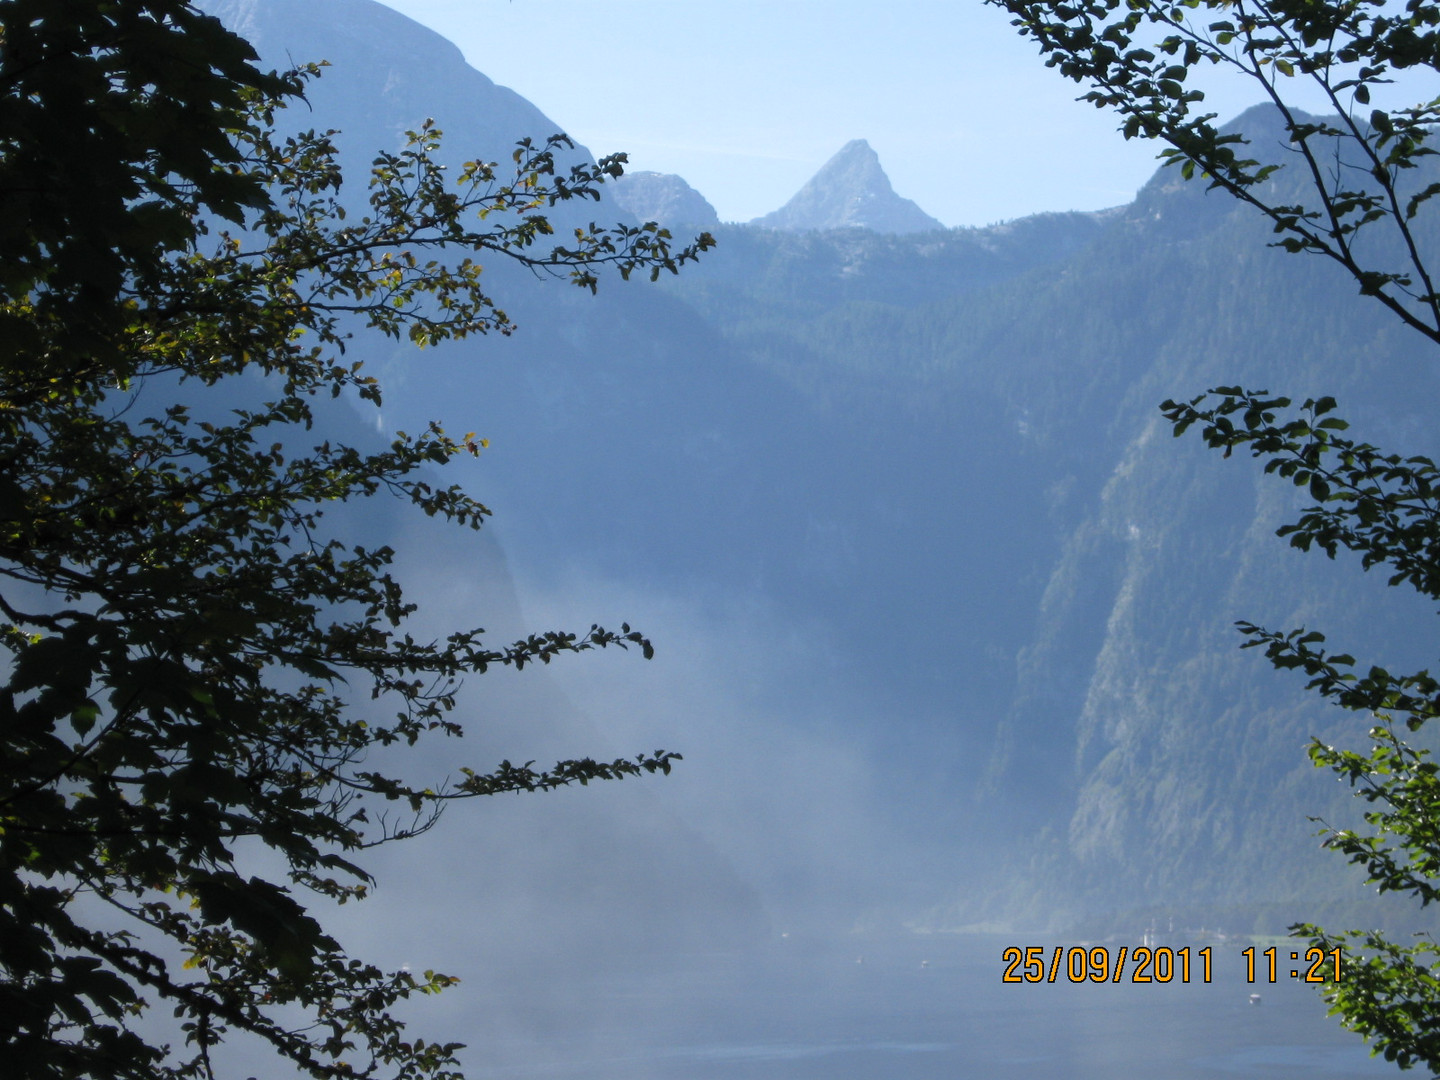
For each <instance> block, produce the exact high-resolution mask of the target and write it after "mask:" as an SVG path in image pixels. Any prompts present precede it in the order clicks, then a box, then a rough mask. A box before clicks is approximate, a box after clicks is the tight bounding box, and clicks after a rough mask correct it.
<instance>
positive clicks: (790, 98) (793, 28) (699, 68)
mask: <svg viewBox="0 0 1440 1080" xmlns="http://www.w3.org/2000/svg"><path fill="white" fill-rule="evenodd" d="M384 2H386V3H387V4H389V6H390V7H393V8H395V9H396V10H398V11H401V12H403V13H405V14H406V15H409V16H410V17H412V18H414V19H416V20H418V21H419V22H422V23H424V24H425V25H426V26H429V27H430V28H431V29H434V30H436V31H438V32H440V33H441V34H443V35H444V36H445V37H447V38H449V39H450V40H451V41H453V42H455V43H456V44H457V45H458V46H460V48H461V49H462V50H463V52H464V53H465V56H466V58H467V59H468V60H469V61H470V63H471V64H472V65H473V66H475V67H476V68H478V69H480V70H481V71H483V72H484V73H485V74H486V75H488V76H490V78H492V79H494V80H495V81H496V82H498V83H500V84H502V85H505V86H509V87H511V88H512V89H514V90H516V91H518V92H519V93H520V94H522V95H524V96H525V97H526V98H528V99H530V100H531V101H532V102H534V103H535V104H536V105H537V106H539V107H540V109H541V110H543V111H544V112H545V113H546V114H547V115H548V116H549V117H550V118H551V119H552V120H554V121H555V122H556V123H557V124H558V125H559V126H560V127H562V128H563V129H565V130H566V131H567V132H568V133H569V134H570V135H572V136H573V137H575V138H576V139H577V140H578V141H580V142H582V143H584V144H586V145H587V146H588V147H589V148H590V149H591V150H592V151H593V152H595V153H597V154H599V153H610V152H613V151H616V150H625V151H627V152H628V153H629V154H630V160H631V166H632V168H635V169H654V170H657V171H659V172H672V173H678V174H680V175H681V176H683V177H685V179H686V180H688V181H689V182H690V183H691V184H692V185H694V186H695V187H696V188H698V189H699V190H700V191H701V193H702V194H704V195H705V196H706V198H708V199H709V200H710V201H711V203H713V204H714V206H715V208H716V210H718V211H719V213H720V217H721V218H722V219H723V220H727V221H746V220H749V219H750V218H753V217H757V216H759V215H761V214H764V213H768V212H769V211H771V210H774V209H776V208H777V207H779V206H781V205H782V204H783V203H784V202H785V201H786V200H787V199H788V198H789V197H790V196H791V195H793V194H794V193H795V192H796V191H797V190H798V189H799V188H800V186H801V185H802V184H804V182H805V181H806V180H808V179H809V178H810V176H811V175H813V174H814V172H815V171H816V170H817V169H818V168H819V167H820V166H821V165H823V164H824V163H825V161H826V160H827V159H828V158H829V157H830V156H831V155H832V154H834V153H835V151H837V150H838V149H840V147H841V146H843V145H844V144H845V143H846V142H848V141H849V140H851V139H857V138H863V139H868V140H869V142H870V145H871V146H873V147H874V148H875V150H876V151H877V153H878V154H879V155H880V161H881V163H882V164H883V165H884V167H885V170H886V172H887V173H888V174H889V176H890V180H891V183H892V184H893V185H894V187H895V190H896V191H898V192H899V193H900V194H901V195H903V196H905V197H907V198H910V199H914V200H915V201H916V202H917V203H919V204H920V206H921V207H922V208H923V209H924V210H926V211H927V212H928V213H930V214H931V215H933V216H934V217H937V218H939V219H940V220H941V221H943V222H944V223H945V224H946V225H984V224H989V223H991V222H995V221H1001V220H1006V219H1009V218H1015V217H1022V216H1024V215H1026V214H1032V213H1037V212H1039V211H1044V210H1096V209H1100V208H1102V207H1107V206H1114V205H1117V204H1120V203H1124V202H1128V201H1129V200H1130V199H1131V197H1132V196H1133V195H1134V194H1135V191H1136V189H1137V188H1138V187H1139V186H1140V185H1141V184H1143V183H1144V182H1145V180H1146V178H1147V177H1148V176H1149V175H1150V174H1151V172H1153V170H1154V168H1155V154H1156V152H1157V150H1158V147H1156V146H1155V145H1154V144H1150V143H1141V142H1129V143H1127V142H1126V141H1125V140H1124V139H1122V138H1121V137H1120V135H1119V134H1118V133H1117V132H1116V130H1115V123H1114V118H1113V117H1112V116H1110V115H1109V114H1107V113H1102V112H1099V111H1097V110H1096V109H1094V108H1093V107H1091V106H1089V105H1084V104H1081V103H1078V102H1076V101H1075V98H1076V96H1077V95H1078V94H1079V93H1080V88H1079V87H1077V86H1076V85H1075V84H1073V83H1071V82H1069V81H1068V80H1066V79H1063V78H1061V77H1060V76H1059V75H1058V74H1056V73H1055V72H1054V71H1051V70H1049V69H1047V68H1045V66H1044V64H1043V63H1042V61H1041V60H1040V58H1039V56H1038V54H1037V53H1036V51H1035V48H1034V46H1033V45H1031V44H1030V43H1029V42H1027V41H1024V40H1022V39H1020V38H1019V36H1018V35H1017V34H1016V33H1015V31H1014V30H1013V28H1011V27H1010V25H1009V17H1008V16H1007V15H1005V14H1004V13H1003V12H1000V11H997V10H995V9H994V8H990V7H986V6H984V5H983V4H981V3H980V0H888V2H881V0H867V2H865V3H858V2H855V0H823V2H822V0H384ZM1245 92H1246V93H1251V92H1250V91H1249V90H1248V88H1247V89H1246V91H1245ZM1253 100H1254V98H1253V94H1252V96H1250V97H1244V98H1242V97H1236V98H1235V99H1234V101H1233V102H1231V103H1229V105H1228V107H1227V106H1224V105H1221V107H1219V108H1218V110H1217V111H1220V112H1221V113H1222V115H1225V116H1228V115H1230V114H1231V113H1233V112H1236V111H1239V109H1241V108H1243V107H1244V106H1245V105H1248V104H1251V103H1253ZM1219 104H1220V103H1217V105H1219Z"/></svg>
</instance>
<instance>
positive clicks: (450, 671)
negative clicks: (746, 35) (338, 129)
mask: <svg viewBox="0 0 1440 1080" xmlns="http://www.w3.org/2000/svg"><path fill="white" fill-rule="evenodd" d="M255 64H256V57H255V56H254V54H253V52H252V51H251V49H250V47H249V46H248V45H247V43H246V42H244V41H243V40H242V39H241V38H239V37H237V36H236V35H234V34H233V33H231V32H229V31H228V30H226V29H225V28H224V27H223V26H222V25H221V24H220V23H219V22H218V21H216V20H215V19H213V18H210V17H208V16H205V15H202V14H200V13H199V12H197V11H196V10H194V9H193V8H192V7H190V6H189V4H188V3H186V2H184V0H125V2H124V3H112V2H106V0H0V616H3V622H0V638H3V646H4V649H5V656H6V661H5V663H4V665H3V667H0V676H3V678H4V684H3V686H0V738H3V740H4V746H3V762H4V765H3V769H0V1032H3V1035H4V1041H5V1045H6V1054H7V1068H9V1069H12V1070H14V1071H15V1073H16V1075H24V1076H29V1077H36V1078H40V1077H74V1076H86V1077H94V1078H102V1077H103V1078H109V1077H115V1078H120V1077H126V1078H129V1077H133V1078H140V1077H144V1078H147V1080H148V1078H153V1077H210V1076H213V1075H216V1072H217V1070H218V1069H219V1065H218V1064H217V1061H218V1058H217V1057H216V1055H217V1053H218V1051H217V1049H216V1048H217V1047H218V1046H220V1044H221V1043H223V1042H225V1041H226V1040H227V1039H231V1038H235V1037H238V1038H240V1039H241V1041H244V1040H245V1038H247V1037H248V1038H251V1039H254V1040H259V1041H260V1042H261V1043H263V1044H266V1045H268V1047H269V1049H270V1050H271V1051H273V1052H275V1053H277V1054H279V1055H280V1056H281V1057H282V1058H284V1059H287V1060H288V1061H289V1062H291V1063H292V1064H293V1065H294V1066H298V1067H299V1068H300V1069H302V1070H303V1071H305V1072H308V1073H309V1074H310V1075H313V1076H317V1077H346V1076H371V1075H374V1076H396V1077H419V1076H437V1077H444V1076H453V1075H456V1074H455V1072H454V1066H455V1059H454V1051H455V1049H456V1047H455V1046H454V1045H445V1044H431V1043H426V1042H424V1041H423V1040H417V1039H414V1038H412V1037H410V1036H407V1035H406V1033H405V1031H404V1029H403V1027H402V1025H401V1024H400V1023H399V1022H398V1021H397V1020H396V1019H395V1018H394V1017H393V1016H392V1015H391V1013H390V1011H389V1010H390V1007H391V1006H392V1005H393V1004H394V1003H395V1002H396V1001H398V1000H399V999H401V998H405V997H408V996H410V995H412V994H415V993H429V992H434V991H437V990H439V989H441V988H442V987H444V986H445V985H446V984H447V983H448V982H449V981H451V980H449V979H448V978H447V977H446V976H444V975H438V974H433V973H427V974H426V975H424V976H415V975H411V974H410V973H408V972H391V973H387V972H383V971H381V970H379V969H378V968H375V967H373V966H371V965H369V964H366V963H364V962H362V961H360V960H356V959H352V958H351V957H350V956H348V955H347V954H346V953H345V951H344V950H343V949H342V948H341V946H340V944H339V943H338V942H337V941H336V940H334V938H333V937H331V936H330V935H329V934H327V933H326V931H325V930H324V928H323V927H322V925H321V922H320V920H319V919H318V918H317V917H316V915H315V914H313V913H312V911H311V909H310V906H309V905H310V904H311V903H312V901H309V900H306V899H303V897H304V894H305V893H307V892H308V893H313V894H318V895H319V896H320V897H323V898H329V899H332V900H336V901H339V902H342V903H343V902H345V901H347V900H352V899H359V898H362V897H363V896H364V895H365V893H366V890H367V885H368V884H369V882H370V879H369V875H368V874H367V872H366V870H365V868H364V866H363V865H362V862H361V861H359V860H360V859H361V853H362V852H363V851H364V850H365V849H367V848H369V847H372V846H374V845H376V844H379V843H382V842H385V841H387V840H392V839H396V838H402V837H405V836H410V835H414V834H415V833H416V832H418V831H421V830H423V829H425V828H427V827H428V826H429V825H430V824H432V823H433V821H434V820H435V817H436V815H437V814H438V811H439V809H440V808H441V807H442V806H443V805H444V804H445V803H447V802H449V801H452V800H456V799H465V798H472V797H475V796H480V795H491V794H495V793H499V792H509V791H534V790H541V789H547V788H553V787H558V786H561V785H567V784H571V783H581V784H584V783H588V782H589V781H590V780H598V779H612V778H618V777H623V776H631V775H638V774H642V773H647V772H654V771H661V772H668V771H669V769H670V766H671V762H672V760H673V759H674V758H675V757H676V755H674V754H670V753H664V752H660V751H656V752H655V753H651V754H642V755H640V756H639V757H636V758H633V759H620V760H615V761H608V762H607V761H595V760H592V759H589V758H585V759H577V760H569V761H562V762H560V763H558V764H557V765H555V766H554V767H552V768H549V769H543V770H539V769H535V768H533V767H532V766H531V765H530V764H523V765H515V764H511V763H509V762H503V763H501V764H500V765H499V766H498V767H497V768H493V769H487V770H483V771H472V770H463V778H462V779H459V780H457V781H456V782H454V783H452V784H450V785H449V786H432V787H425V786H417V785H414V784H410V783H407V782H405V781H403V780H402V779H399V778H396V777H393V776H389V775H386V774H385V773H383V772H381V771H378V770H377V769H375V768H374V767H371V766H367V761H366V758H367V752H369V751H371V750H372V749H374V748H377V747H383V746H387V745H400V746H404V745H408V744H414V743H415V742H416V741H417V740H418V739H420V738H421V737H423V736H425V735H427V734H430V733H435V734H440V735H459V734H460V733H461V726H460V724H458V723H456V722H455V721H454V720H453V719H451V718H450V712H451V710H452V708H453V707H454V705H455V703H456V697H455V694H456V689H457V686H458V683H459V680H460V679H461V677H462V676H463V675H465V674H469V673H479V672H484V671H485V670H486V669H487V668H488V667H489V666H491V665H497V664H499V665H513V666H515V667H517V668H518V667H523V666H524V665H526V664H529V663H533V662H549V661H550V660H551V659H552V658H553V657H555V656H556V655H558V654H561V653H567V652H578V651H581V650H587V649H594V648H600V647H606V646H612V645H613V646H619V647H622V648H625V647H632V646H633V647H635V648H637V649H639V650H641V651H642V652H643V653H644V654H645V655H647V656H648V655H650V653H651V645H650V643H649V641H648V640H647V639H645V638H644V637H643V636H642V635H641V634H640V633H639V632H637V631H634V630H632V629H631V628H630V627H629V626H622V627H621V628H620V630H619V631H618V632H615V631H609V630H606V629H604V628H602V627H599V626H593V627H591V628H590V629H589V630H588V631H586V632H583V633H570V632H561V631H551V632H546V633H541V634H535V635H533V636H530V637H528V638H526V639H524V640H520V641H516V642H514V643H512V644H509V645H505V646H502V647H493V646H489V645H487V644H485V643H484V641H483V640H482V637H481V631H479V630H476V629H467V630H461V631H458V632H456V633H454V634H451V635H450V636H448V637H446V638H445V639H443V640H438V641H427V640H417V639H415V638H414V637H412V636H411V634H409V633H407V632H406V619H407V616H409V615H410V614H411V613H412V612H413V610H414V606H413V605H412V604H410V603H409V602H407V600H406V599H405V597H404V595H403V593H402V591H401V588H400V586H399V584H398V583H397V582H396V581H395V580H394V579H393V578H392V577H391V575H390V574H389V572H388V566H389V564H390V562H391V559H392V554H393V553H392V552H391V551H390V549H388V548H386V547H367V546H364V545H357V544H355V543H353V542H349V541H347V540H346V538H345V537H343V536H342V535H339V534H337V533H336V532H335V531H334V530H333V529H332V528H330V523H329V521H327V519H326V510H327V508H329V507H332V506H334V505H335V504H336V503H337V502H345V501H347V500H351V499H357V498H362V497H365V496H369V495H374V494H387V495H391V496H395V497H397V498H399V499H400V500H402V501H403V502H408V503H410V504H413V505H414V506H415V507H417V508H418V509H419V510H420V511H423V512H424V513H425V514H429V515H439V516H443V517H444V518H446V519H449V520H450V521H452V522H454V523H455V524H457V525H459V526H463V527H469V528H478V527H479V526H480V524H481V522H482V520H483V519H484V517H485V516H486V515H487V514H488V511H487V510H486V508H485V507H484V506H483V505H482V504H481V503H479V502H477V501H476V500H475V499H474V498H472V497H471V496H470V495H468V494H466V493H465V492H464V491H462V490H461V489H460V488H459V487H455V486H451V487H435V486H433V485H432V483H431V482H430V481H428V480H427V479H426V471H427V470H429V469H431V468H433V467H435V466H439V465H443V464H444V463H446V462H448V461H450V460H451V459H453V458H454V457H456V456H458V455H467V454H477V453H478V452H479V450H480V448H481V447H482V446H483V445H484V442H483V440H478V439H476V438H475V437H474V436H470V435H467V436H465V437H463V438H453V437H451V436H450V435H447V434H446V433H445V431H444V430H443V429H441V428H440V427H439V426H436V425H432V426H431V427H430V428H429V430H427V431H425V432H423V433H421V434H419V435H416V436H403V435H402V436H400V437H398V438H396V439H395V440H394V441H393V442H392V443H391V444H390V445H388V446H386V447H383V448H381V449H378V450H368V451H367V450H363V449H360V448H357V447H354V446H349V445H341V444H337V443H334V442H330V441H319V442H318V443H317V442H316V436H315V435H313V434H312V426H313V424H314V423H315V421H316V419H317V413H316V409H317V407H318V403H319V402H321V401H323V400H325V399H328V398H331V397H339V396H342V395H347V394H352V395H357V396H358V397H359V398H361V399H365V400H368V401H371V402H375V403H377V404H378V403H379V401H380V388H379V387H378V386H377V385H376V383H375V382H374V380H373V379H371V378H369V377H368V376H366V375H365V374H364V373H363V372H362V371H361V370H360V367H359V365H358V364H353V363H347V362H346V361H345V360H344V357H343V350H344V344H345V340H346V337H347V335H348V334H349V333H350V332H352V330H353V329H354V328H355V327H357V326H363V327H364V328H365V329H366V330H368V331H370V332H375V333H381V334H386V335H389V336H391V337H395V338H400V337H402V336H403V337H408V338H409V339H411V340H413V341H415V342H416V343H418V344H428V343H431V342H436V341H440V340H442V339H446V338H458V337H464V336H466V335H469V334H480V333H486V332H488V331H492V330H493V331H498V332H500V333H508V332H509V331H510V329H511V326H510V323H509V320H508V319H507V317H506V315H505V313H504V311H503V310H502V309H500V308H499V307H497V306H496V304H495V303H494V301H493V300H492V298H491V297H490V296H489V295H487V293H486V292H485V291H484V289H483V288H482V280H481V271H482V264H481V262H480V261H479V260H481V259H486V260H494V259H501V258H503V259H508V260H514V261H517V262H519V263H521V264H523V265H525V266H528V267H531V268H534V269H535V270H536V271H537V272H541V273H554V274H558V275H561V276H568V277H569V278H570V279H571V280H572V281H573V282H575V283H576V284H578V285H580V286H582V287H586V288H589V289H592V290H593V289H594V288H595V287H596V284H597V281H598V275H599V274H600V273H601V272H602V271H603V270H605V269H606V268H607V267H608V268H613V269H614V270H615V271H617V272H618V273H620V274H621V275H622V276H627V277H628V276H629V275H630V274H631V273H633V272H636V271H643V272H645V273H648V274H650V275H651V276H655V275H658V274H659V273H660V272H661V271H672V272H673V271H675V270H676V269H678V267H679V266H680V265H681V264H683V263H684V262H686V261H688V260H690V259H692V258H694V257H695V255H696V254H697V253H698V251H699V250H701V249H703V248H704V247H706V246H708V245H709V243H710V242H711V241H710V240H709V238H708V237H701V238H700V239H699V240H698V241H697V243H696V244H694V245H691V246H688V247H672V245H671V243H670V236H669V234H668V233H667V232H665V231H664V230H662V229H659V228H658V227H656V226H654V225H653V224H652V225H647V226H645V227H643V228H633V227H626V226H617V227H615V228H610V229H606V228H597V227H594V226H591V227H589V228H582V229H578V230H576V231H575V233H574V235H573V237H570V238H567V239H566V240H565V241H564V242H563V243H562V242H559V241H558V240H557V238H556V237H555V236H554V233H553V229H552V226H551V224H550V221H549V219H548V217H547V213H548V211H549V209H550V208H551V207H553V206H554V205H556V204H557V203H561V202H567V201H578V200H586V199H598V198H599V188H600V185H602V184H603V183H604V182H605V181H606V180H608V179H610V178H612V177H615V176H619V175H620V174H621V171H622V169H623V163H624V159H623V156H617V157H612V158H606V159H603V160H601V161H600V162H599V163H598V164H580V165H577V166H574V167H573V168H570V169H568V170H566V169H563V168H561V167H560V166H559V165H558V164H557V153H559V152H560V151H563V150H564V149H566V148H567V147H568V145H569V144H568V140H566V139H565V138H564V137H563V136H556V137H553V138H551V139H550V140H549V141H548V142H546V143H545V144H543V145H535V144H532V143H531V142H529V141H523V142H521V143H520V144H519V146H518V148H517V150H516V152H515V154H514V156H513V160H512V162H510V163H509V164H508V165H507V166H506V167H504V168H501V167H500V166H497V165H494V164H487V163H484V162H472V163H470V164H469V165H467V166H465V168H464V169H463V170H462V171H461V172H460V174H459V175H458V176H455V177H453V178H452V177H451V176H449V175H448V174H447V173H446V172H445V171H444V170H443V169H442V168H441V166H439V165H438V164H437V163H436V161H435V151H436V150H437V148H438V145H439V139H440V133H439V132H438V131H436V130H434V129H433V128H431V127H429V126H426V127H424V128H422V129H421V130H420V131H418V132H415V133H413V134H412V136H411V139H410V143H409V145H408V146H407V147H406V148H405V149H403V150H402V151H400V152H398V153H382V154H380V155H379V156H377V158H376V159H375V162H374V166H373V170H372V173H371V176H370V178H369V194H368V204H367V208H366V209H365V210H364V212H363V213H359V214H355V213H347V211H346V209H345V208H344V207H343V206H342V203H341V201H340V190H341V181H342V178H341V175H340V171H339V168H338V166H337V164H336V155H335V148H334V146H333V145H332V143H331V141H330V137H329V136H328V135H327V134H325V133H317V132H313V131H312V132H307V133H303V134H300V135H296V136H292V137H287V138H281V137H279V136H278V135H276V134H275V129H274V125H273V121H274V118H275V113H276V110H277V109H280V108H283V107H284V106H285V104H286V103H287V102H288V101H291V100H294V99H296V98H298V97H299V96H301V95H302V93H303V88H304V85H305V82H306V81H307V80H308V79H310V78H313V77H314V76H315V75H316V74H317V73H318V72H317V69H315V68H313V67H312V68H307V69H301V70H297V71H294V72H291V73H289V74H281V75H277V74H267V73H262V72H261V71H260V70H259V69H258V68H257V67H256V66H255ZM262 852H263V853H268V854H267V855H266V856H265V857H264V858H259V857H257V855H258V853H262ZM276 857H278V859H279V863H280V865H282V866H283V867H284V870H283V872H282V873H280V874H278V875H277V874H269V875H267V873H265V872H262V871H260V870H258V869H256V868H257V867H258V866H261V865H266V866H273V865H275V859H276ZM117 926H118V927H120V928H119V929H115V928H114V927H117ZM147 1009H149V1010H150V1015H151V1016H155V1015H160V1014H170V1013H173V1015H174V1017H175V1026H174V1030H173V1033H172V1035H171V1036H170V1038H171V1039H172V1042H170V1043H169V1044H163V1045H162V1044H160V1043H157V1042H155V1041H154V1040H153V1038H152V1037H151V1034H149V1033H153V1027H147V1026H145V1024H146V1023H152V1022H153V1021H151V1022H142V1020H141V1018H142V1016H143V1015H144V1014H145V1013H146V1010H147Z"/></svg>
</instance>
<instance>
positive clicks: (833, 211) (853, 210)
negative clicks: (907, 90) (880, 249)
mask: <svg viewBox="0 0 1440 1080" xmlns="http://www.w3.org/2000/svg"><path fill="white" fill-rule="evenodd" d="M751 224H753V225H760V226H764V227H765V228H770V229H785V230H788V231H791V232H801V231H804V230H807V229H846V228H861V229H873V230H874V231H875V232H880V233H915V232H931V231H932V230H935V229H943V228H945V226H944V225H943V224H941V223H940V222H938V221H936V220H935V219H934V218H932V217H931V216H930V215H929V214H927V213H925V211H924V210H921V209H920V207H918V206H916V205H915V204H914V203H913V202H911V201H910V200H909V199H902V198H901V197H900V196H899V195H896V194H895V191H894V189H893V188H891V186H890V178H889V177H888V176H886V175H885V170H884V169H882V168H881V167H880V158H879V157H878V156H877V155H876V153H875V151H874V150H872V149H871V148H870V144H869V143H868V142H866V141H865V140H864V139H856V140H854V141H853V142H849V143H846V144H845V146H844V147H842V148H841V150H840V152H839V153H838V154H836V155H835V156H834V157H832V158H831V159H830V160H829V161H827V162H826V163H825V164H824V166H823V167H822V168H821V169H820V171H819V172H817V173H816V174H815V175H814V176H812V177H811V178H810V182H809V183H807V184H806V185H805V186H804V187H803V188H801V189H800V190H799V192H798V193H796V195H795V197H794V198H793V199H791V200H790V201H789V202H787V203H786V204H785V205H784V206H782V207H781V208H780V209H779V210H776V211H775V212H774V213H770V214H766V215H765V216H764V217H760V218H756V219H755V220H754V221H753V222H751Z"/></svg>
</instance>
